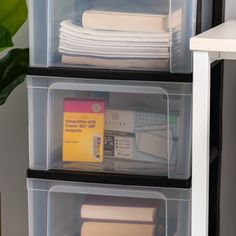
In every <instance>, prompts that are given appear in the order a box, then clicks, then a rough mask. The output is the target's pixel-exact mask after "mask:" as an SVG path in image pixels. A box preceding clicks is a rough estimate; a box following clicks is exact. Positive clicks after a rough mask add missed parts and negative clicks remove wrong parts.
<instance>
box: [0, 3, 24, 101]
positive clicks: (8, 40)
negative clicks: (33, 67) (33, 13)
mask: <svg viewBox="0 0 236 236" xmlns="http://www.w3.org/2000/svg"><path fill="white" fill-rule="evenodd" d="M27 15H28V10H27V5H26V0H0V52H2V53H3V54H4V56H3V57H1V58H0V105H1V104H3V103H5V101H6V99H7V97H8V95H9V94H10V93H11V91H12V90H13V89H14V88H15V87H16V86H17V85H19V84H20V83H22V82H23V81H24V79H25V75H26V70H27V67H28V64H29V49H28V48H27V49H11V47H12V46H14V44H13V41H12V37H13V36H14V35H15V33H16V32H17V31H18V30H19V28H20V27H21V26H22V25H23V24H24V22H25V21H26V19H27Z"/></svg>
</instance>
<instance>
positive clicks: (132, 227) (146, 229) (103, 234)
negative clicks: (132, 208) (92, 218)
mask: <svg viewBox="0 0 236 236" xmlns="http://www.w3.org/2000/svg"><path fill="white" fill-rule="evenodd" d="M153 232H154V225H153V224H128V223H110V222H84V223H83V224H82V227H81V234H80V235H81V236H153Z"/></svg>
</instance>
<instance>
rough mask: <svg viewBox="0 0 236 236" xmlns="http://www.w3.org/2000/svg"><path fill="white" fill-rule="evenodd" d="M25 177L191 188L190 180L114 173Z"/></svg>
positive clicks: (36, 173)
mask: <svg viewBox="0 0 236 236" xmlns="http://www.w3.org/2000/svg"><path fill="white" fill-rule="evenodd" d="M27 177H28V178H33V179H50V180H61V181H74V182H86V183H87V182H88V183H101V184H119V185H135V186H150V187H168V188H191V182H192V181H191V178H189V179H187V180H182V179H168V178H167V177H157V176H142V175H126V174H114V173H93V172H78V171H68V170H48V171H46V170H31V169H28V170H27Z"/></svg>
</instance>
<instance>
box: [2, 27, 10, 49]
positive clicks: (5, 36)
mask: <svg viewBox="0 0 236 236" xmlns="http://www.w3.org/2000/svg"><path fill="white" fill-rule="evenodd" d="M12 46H13V42H12V38H11V34H10V32H9V31H8V29H6V28H5V27H3V26H1V25H0V52H1V51H3V50H4V49H6V48H9V47H12Z"/></svg>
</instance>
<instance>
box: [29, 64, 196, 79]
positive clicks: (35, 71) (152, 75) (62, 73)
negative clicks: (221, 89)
mask: <svg viewBox="0 0 236 236" xmlns="http://www.w3.org/2000/svg"><path fill="white" fill-rule="evenodd" d="M27 74H28V75H35V76H54V77H73V78H92V79H111V80H139V81H166V82H168V81H170V82H186V83H191V82H192V73H190V74H178V73H176V74H173V73H169V72H159V71H158V72H153V71H133V70H111V69H110V70H109V69H88V68H69V67H47V68H44V67H29V68H28V71H27Z"/></svg>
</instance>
